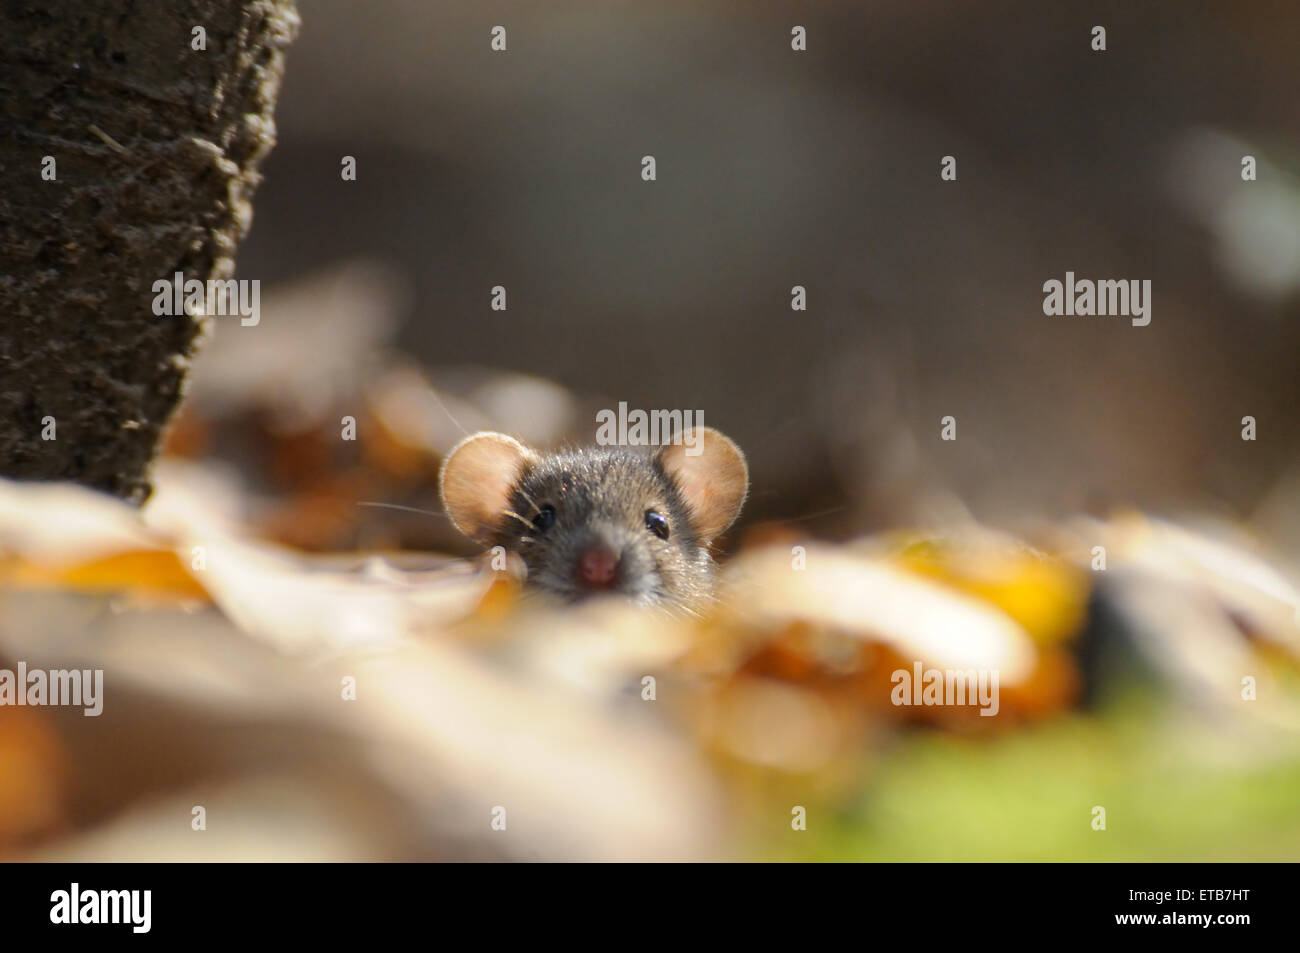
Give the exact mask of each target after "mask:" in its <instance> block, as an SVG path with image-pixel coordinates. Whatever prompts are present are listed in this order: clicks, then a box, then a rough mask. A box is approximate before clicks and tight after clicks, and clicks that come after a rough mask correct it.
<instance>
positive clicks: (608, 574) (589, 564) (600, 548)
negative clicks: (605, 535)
mask: <svg viewBox="0 0 1300 953" xmlns="http://www.w3.org/2000/svg"><path fill="white" fill-rule="evenodd" d="M619 562H620V560H619V557H618V554H617V553H616V552H614V550H612V549H610V548H609V547H608V546H606V545H605V544H604V543H592V544H591V545H590V546H588V547H587V548H586V549H584V550H583V551H582V552H581V553H580V554H579V555H578V559H577V561H576V562H575V563H574V564H573V574H574V576H575V577H576V578H577V581H578V584H579V585H580V586H583V587H585V588H587V589H612V588H613V587H614V586H615V585H616V584H617V583H618V570H619Z"/></svg>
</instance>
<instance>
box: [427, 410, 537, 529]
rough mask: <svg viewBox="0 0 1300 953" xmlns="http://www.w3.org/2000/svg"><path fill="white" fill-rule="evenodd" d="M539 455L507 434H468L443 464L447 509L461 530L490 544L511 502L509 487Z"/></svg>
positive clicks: (443, 488)
mask: <svg viewBox="0 0 1300 953" xmlns="http://www.w3.org/2000/svg"><path fill="white" fill-rule="evenodd" d="M535 456H536V455H535V454H534V453H533V451H531V450H529V449H528V448H527V447H525V446H524V445H523V444H522V443H520V442H519V441H518V440H516V439H515V438H514V437H507V436H506V435H505V434H503V433H489V432H486V431H485V432H483V433H476V434H474V435H473V436H472V437H466V438H465V439H464V440H462V441H461V442H460V443H458V444H456V446H454V447H452V449H451V453H449V454H447V459H446V460H444V461H443V464H442V475H441V476H440V477H439V482H440V483H441V485H442V508H443V511H444V512H445V513H446V514H447V515H448V516H449V517H451V521H452V523H454V524H455V525H456V528H457V529H458V530H460V531H461V532H462V533H464V534H465V535H466V536H468V537H469V538H470V539H472V540H474V541H475V542H478V543H482V544H483V545H487V544H488V543H489V542H491V541H492V538H493V537H494V536H495V535H496V532H497V529H498V528H499V527H500V526H501V519H502V516H504V515H505V511H506V510H507V509H508V508H509V506H510V494H511V491H512V490H513V489H514V487H515V484H516V483H518V482H519V478H520V477H521V476H523V473H524V470H525V468H526V467H527V466H528V464H529V463H531V462H532V461H533V460H534V459H535Z"/></svg>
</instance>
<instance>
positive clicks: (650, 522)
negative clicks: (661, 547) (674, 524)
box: [645, 510, 668, 539]
mask: <svg viewBox="0 0 1300 953" xmlns="http://www.w3.org/2000/svg"><path fill="white" fill-rule="evenodd" d="M645 528H646V529H648V530H650V532H652V533H654V534H655V535H656V536H658V537H659V538H660V539H667V538H668V520H667V519H665V518H664V515H663V514H662V513H656V512H655V511H654V510H646V511H645Z"/></svg>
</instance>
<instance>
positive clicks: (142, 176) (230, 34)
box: [0, 0, 298, 501]
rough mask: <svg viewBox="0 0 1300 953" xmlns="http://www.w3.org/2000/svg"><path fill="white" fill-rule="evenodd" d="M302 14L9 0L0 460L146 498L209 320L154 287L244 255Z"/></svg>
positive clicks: (1, 117) (253, 1)
mask: <svg viewBox="0 0 1300 953" xmlns="http://www.w3.org/2000/svg"><path fill="white" fill-rule="evenodd" d="M200 26H201V27H203V28H204V30H205V31H206V46H207V49H206V50H196V49H194V48H193V45H192V42H193V39H194V33H193V31H194V28H195V27H200ZM297 28H298V16H297V13H296V10H295V7H294V4H293V2H292V0H168V2H166V3H159V2H154V0H30V2H29V0H0V475H3V476H8V477H15V478H19V479H38V480H74V481H76V482H79V483H83V484H86V485H89V486H92V487H95V488H98V489H102V490H106V491H108V492H111V493H114V494H117V495H119V496H123V497H126V498H128V499H133V500H137V501H139V500H143V499H144V498H146V497H147V496H148V493H149V483H148V475H147V474H148V466H149V463H150V461H151V459H152V458H153V455H154V453H155V451H156V449H157V446H158V444H159V441H160V437H161V435H162V432H163V428H164V427H165V425H166V423H167V420H168V418H169V417H170V415H171V413H172V411H173V410H174V408H175V407H176V404H177V402H178V401H179V400H180V397H181V394H182V391H183V385H184V380H185V373H186V370H187V368H188V366H189V360H190V358H191V356H192V354H193V352H194V348H195V346H196V343H197V341H198V340H199V338H200V336H201V331H202V328H203V320H204V319H200V318H194V317H191V316H188V315H185V314H182V315H179V316H162V317H160V316H157V315H155V313H154V309H153V301H154V297H155V294H154V291H153V288H152V286H153V283H154V282H155V281H157V280H159V279H164V278H165V279H170V278H171V276H172V275H173V274H174V273H175V272H182V273H183V274H184V276H185V278H186V279H190V278H197V279H200V280H206V279H209V278H224V277H227V276H229V275H230V274H231V273H232V272H233V268H234V264H233V257H234V253H235V247H236V245H237V243H238V241H239V240H240V238H241V237H242V236H243V234H244V232H245V231H246V230H247V228H248V224H249V221H250V218H251V205H250V202H251V197H252V194H253V191H254V189H255V187H256V185H257V183H258V180H259V176H258V172H257V169H258V165H259V163H260V162H261V160H262V159H263V157H264V156H265V155H266V154H267V153H268V151H269V150H270V148H271V145H272V143H273V141H274V133H275V127H274V123H273V119H272V111H273V107H274V105H275V99H276V94H277V92H278V89H279V83H280V75H281V72H282V69H283V64H284V54H285V50H286V48H287V47H288V45H289V44H290V42H291V41H292V39H293V37H294V35H295V34H296V32H297ZM46 156H52V157H53V158H54V160H55V170H56V174H57V178H56V179H55V180H54V181H47V180H45V179H43V178H42V169H43V163H44V161H45V157H46ZM208 320H211V319H208ZM217 320H232V319H228V318H227V319H220V318H218V319H217ZM233 320H237V319H233ZM48 418H53V420H54V431H53V433H54V437H55V439H52V440H50V439H43V434H44V435H45V436H48V435H49V427H48Z"/></svg>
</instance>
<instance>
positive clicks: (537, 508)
mask: <svg viewBox="0 0 1300 953" xmlns="http://www.w3.org/2000/svg"><path fill="white" fill-rule="evenodd" d="M515 492H517V493H518V494H519V495H520V496H522V497H523V498H524V499H525V500H526V501H527V502H528V505H529V506H531V507H532V508H533V515H534V516H536V515H537V514H538V513H540V512H541V511H542V508H541V507H540V506H538V505H537V501H536V500H534V499H533V498H532V497H531V496H529V495H528V493H527V492H526V491H525V490H524V488H523V487H516V488H515Z"/></svg>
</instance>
